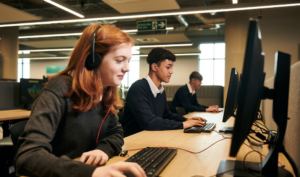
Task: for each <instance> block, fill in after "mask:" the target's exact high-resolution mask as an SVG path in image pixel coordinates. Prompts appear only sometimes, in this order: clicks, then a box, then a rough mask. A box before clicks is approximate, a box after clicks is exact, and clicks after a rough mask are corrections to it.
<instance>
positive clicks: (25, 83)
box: [20, 79, 44, 104]
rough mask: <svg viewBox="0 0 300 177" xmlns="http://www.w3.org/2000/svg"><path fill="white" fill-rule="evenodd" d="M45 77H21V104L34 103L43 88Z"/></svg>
mask: <svg viewBox="0 0 300 177" xmlns="http://www.w3.org/2000/svg"><path fill="white" fill-rule="evenodd" d="M43 83H44V80H43V79H20V104H30V103H33V101H34V100H35V98H36V97H37V95H38V94H39V93H40V91H41V90H42V88H43Z"/></svg>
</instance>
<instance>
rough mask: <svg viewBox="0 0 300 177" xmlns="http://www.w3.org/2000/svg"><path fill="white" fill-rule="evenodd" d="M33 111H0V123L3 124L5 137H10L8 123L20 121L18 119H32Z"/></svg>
mask: <svg viewBox="0 0 300 177" xmlns="http://www.w3.org/2000/svg"><path fill="white" fill-rule="evenodd" d="M30 114H31V111H28V110H25V109H13V110H5V111H0V122H3V124H2V128H3V137H5V136H8V135H9V131H8V127H9V123H8V121H12V120H18V119H27V118H29V117H30Z"/></svg>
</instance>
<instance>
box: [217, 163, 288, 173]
mask: <svg viewBox="0 0 300 177" xmlns="http://www.w3.org/2000/svg"><path fill="white" fill-rule="evenodd" d="M259 164H260V163H257V162H247V161H245V162H243V161H235V160H222V161H221V163H220V165H219V169H218V172H217V175H216V176H217V177H229V176H234V177H238V176H244V177H250V176H259V177H274V174H273V173H270V174H269V173H262V174H260V167H259ZM244 167H246V169H245V168H244ZM247 169H248V170H247ZM277 176H278V177H279V176H284V177H292V176H293V175H292V173H291V172H289V171H287V170H285V169H284V168H281V167H278V174H277Z"/></svg>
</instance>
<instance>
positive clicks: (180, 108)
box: [176, 107, 186, 116]
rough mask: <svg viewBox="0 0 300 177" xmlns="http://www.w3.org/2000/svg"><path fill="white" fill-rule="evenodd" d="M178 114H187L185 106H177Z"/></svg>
mask: <svg viewBox="0 0 300 177" xmlns="http://www.w3.org/2000/svg"><path fill="white" fill-rule="evenodd" d="M176 111H177V114H179V115H181V116H183V115H186V112H185V109H184V108H183V107H176Z"/></svg>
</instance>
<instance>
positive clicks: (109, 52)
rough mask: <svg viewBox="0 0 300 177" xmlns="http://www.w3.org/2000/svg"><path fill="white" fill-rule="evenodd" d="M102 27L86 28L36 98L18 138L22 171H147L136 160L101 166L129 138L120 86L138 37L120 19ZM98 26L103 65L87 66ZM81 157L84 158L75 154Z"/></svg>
mask: <svg viewBox="0 0 300 177" xmlns="http://www.w3.org/2000/svg"><path fill="white" fill-rule="evenodd" d="M99 27H100V25H99V24H95V25H91V26H89V27H87V28H86V29H85V30H84V31H83V34H82V35H81V37H80V39H79V40H78V42H77V44H76V46H75V47H74V50H73V52H72V54H71V57H70V60H69V64H68V66H67V68H66V69H65V70H63V71H61V72H60V73H58V74H57V75H56V76H54V77H52V78H51V79H50V81H49V82H48V83H47V85H46V86H45V87H44V88H43V90H42V91H41V92H40V94H39V96H38V97H37V98H36V100H35V102H34V104H33V107H32V111H31V115H30V119H29V120H28V122H27V124H26V126H25V129H24V132H23V133H22V134H21V136H20V138H19V141H18V143H19V144H20V147H19V150H18V153H17V155H16V158H15V166H16V172H17V173H18V174H21V175H26V176H42V177H47V176H49V177H50V176H51V177H52V176H53V177H54V176H55V177H66V176H70V177H83V176H86V177H102V176H110V177H112V176H124V175H123V171H130V172H132V173H133V174H134V175H135V176H138V177H146V174H145V172H144V170H143V169H142V168H141V167H140V166H139V165H138V164H136V163H128V162H118V163H114V164H111V165H107V166H104V167H101V166H102V165H104V164H105V163H106V162H107V161H108V159H109V158H110V157H112V156H114V155H118V154H119V153H120V152H121V150H122V146H123V144H124V140H123V130H122V126H121V124H120V123H118V117H117V116H116V113H117V109H120V108H121V107H122V105H123V104H122V102H121V100H120V99H119V98H118V96H117V86H118V85H120V84H121V81H122V78H123V76H124V74H125V73H126V72H128V71H129V65H128V62H129V60H130V58H131V47H132V46H133V42H132V40H131V39H130V37H129V36H128V35H127V34H126V33H124V32H122V31H121V30H120V29H119V28H117V27H116V26H114V25H103V26H102V27H101V28H99ZM98 28H99V29H98ZM94 32H95V34H96V35H95V43H96V45H95V48H94V49H95V52H97V53H98V54H100V55H101V56H102V59H100V61H99V60H98V61H99V63H100V64H99V66H95V65H94V67H95V68H89V69H87V67H86V66H85V62H86V59H87V57H88V55H89V54H90V53H91V41H93V40H92V39H93V36H94ZM97 53H96V55H98V54H97ZM100 55H98V56H99V57H100ZM106 116H107V118H106V119H105V117H106ZM104 120H105V121H104ZM102 123H103V124H102ZM100 127H101V131H100ZM77 157H80V161H75V160H73V159H74V158H77Z"/></svg>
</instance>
